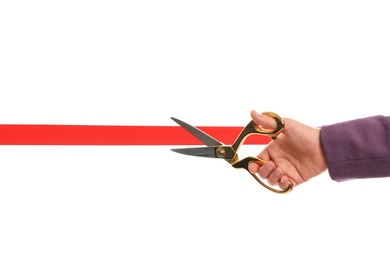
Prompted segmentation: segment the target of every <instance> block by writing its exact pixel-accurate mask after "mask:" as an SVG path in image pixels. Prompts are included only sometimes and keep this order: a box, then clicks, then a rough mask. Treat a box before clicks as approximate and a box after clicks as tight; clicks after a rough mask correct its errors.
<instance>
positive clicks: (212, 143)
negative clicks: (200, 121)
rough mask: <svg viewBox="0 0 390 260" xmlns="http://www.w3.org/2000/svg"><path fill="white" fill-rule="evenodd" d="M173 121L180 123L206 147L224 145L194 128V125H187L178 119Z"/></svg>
mask: <svg viewBox="0 0 390 260" xmlns="http://www.w3.org/2000/svg"><path fill="white" fill-rule="evenodd" d="M171 119H172V120H173V121H175V122H176V123H178V124H179V125H180V126H182V127H183V128H184V129H185V130H187V131H188V132H190V133H191V134H192V135H193V136H195V137H196V138H198V139H199V140H200V141H202V142H203V143H204V144H205V145H207V146H218V145H223V144H222V143H221V142H219V141H218V140H216V139H214V138H213V137H211V136H210V135H208V134H206V133H205V132H203V131H202V130H200V129H198V128H196V127H194V126H192V125H189V124H187V123H185V122H183V121H181V120H179V119H177V118H174V117H171Z"/></svg>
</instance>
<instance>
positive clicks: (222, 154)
mask: <svg viewBox="0 0 390 260" xmlns="http://www.w3.org/2000/svg"><path fill="white" fill-rule="evenodd" d="M215 153H216V154H217V156H218V158H224V157H225V155H226V152H225V149H223V148H222V147H218V148H217V149H216V150H215Z"/></svg>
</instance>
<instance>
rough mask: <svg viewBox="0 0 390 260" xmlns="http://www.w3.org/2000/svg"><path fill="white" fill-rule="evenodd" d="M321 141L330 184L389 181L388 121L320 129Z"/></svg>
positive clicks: (353, 122) (379, 118)
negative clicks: (374, 180)
mask: <svg viewBox="0 0 390 260" xmlns="http://www.w3.org/2000/svg"><path fill="white" fill-rule="evenodd" d="M320 139H321V145H322V149H323V151H324V154H325V158H326V161H327V164H328V171H329V174H330V177H331V178H332V179H333V180H335V181H345V180H351V179H361V178H380V177H390V117H386V116H372V117H367V118H361V119H356V120H351V121H346V122H342V123H337V124H332V125H327V126H323V127H322V128H321V134H320Z"/></svg>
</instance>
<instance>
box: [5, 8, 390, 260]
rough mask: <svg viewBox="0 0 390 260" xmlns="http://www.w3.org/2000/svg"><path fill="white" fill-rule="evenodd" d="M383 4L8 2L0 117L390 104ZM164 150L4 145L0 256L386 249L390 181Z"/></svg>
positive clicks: (361, 112)
mask: <svg viewBox="0 0 390 260" xmlns="http://www.w3.org/2000/svg"><path fill="white" fill-rule="evenodd" d="M389 13H390V6H389V4H388V3H387V1H343V0H341V1H340V0H338V1H214V0H208V1H199V0H198V1H84V0H78V1H3V2H1V3H0V100H1V102H0V123H2V124H9V123H22V124H23V123H32V124H38V123H40V124H41V123H43V124H107V125H110V124H113V125H175V123H174V122H173V121H171V119H170V117H171V116H175V117H177V118H179V119H182V120H184V121H187V122H188V123H190V124H193V125H203V126H205V125H211V126H217V125H221V126H228V125H231V126H244V125H246V124H247V123H248V122H249V120H250V117H249V113H250V110H252V109H256V110H257V111H259V112H262V111H275V112H277V113H278V114H280V115H282V116H284V117H290V118H294V119H297V120H299V121H301V122H304V123H307V124H309V125H313V126H319V125H324V124H330V123H335V122H339V121H343V120H348V119H354V118H359V117H365V116H370V115H374V114H383V115H389V113H390V108H389V101H388V100H389V98H388V95H387V94H385V92H387V90H388V88H389V85H390V78H389V69H390V48H389V46H390V35H389V29H390V16H389ZM156 134H157V135H158V133H156ZM170 148H173V147H170V146H1V147H0V259H4V260H8V259H41V260H42V259H291V258H293V259H352V258H355V257H359V258H360V259H388V258H389V252H388V248H387V246H388V238H387V237H388V233H389V232H390V226H389V224H388V223H389V222H388V220H389V217H390V215H389V214H390V213H389V211H388V197H389V196H390V191H389V189H388V187H389V185H390V180H388V179H372V180H355V181H350V182H343V183H337V182H334V181H332V180H331V179H330V178H329V175H328V173H327V172H325V173H324V174H322V175H320V176H319V177H317V178H315V179H313V180H311V181H310V182H308V183H305V184H303V185H301V186H299V187H297V188H296V189H294V191H293V192H292V193H290V194H288V195H279V194H274V193H271V192H269V191H267V190H265V189H264V188H262V187H261V186H260V185H258V184H257V183H256V182H255V181H254V180H253V179H252V177H250V176H249V175H248V174H247V173H246V172H245V171H239V170H235V169H233V168H232V167H230V166H229V165H228V164H226V163H225V162H224V161H218V160H212V159H204V158H196V157H189V156H183V155H178V154H175V153H172V152H171V151H170ZM262 148H263V147H261V146H254V147H253V146H249V147H246V152H249V153H252V154H253V155H256V154H257V153H258V152H259V151H260V150H261V149H262ZM244 149H245V148H244V147H243V150H244ZM243 152H245V151H243Z"/></svg>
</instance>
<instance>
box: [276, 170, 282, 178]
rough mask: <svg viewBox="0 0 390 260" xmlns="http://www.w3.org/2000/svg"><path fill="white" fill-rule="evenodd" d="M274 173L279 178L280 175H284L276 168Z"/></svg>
mask: <svg viewBox="0 0 390 260" xmlns="http://www.w3.org/2000/svg"><path fill="white" fill-rule="evenodd" d="M274 175H275V177H276V178H279V177H280V176H282V174H281V173H280V172H279V171H278V170H276V171H275V172H274Z"/></svg>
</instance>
